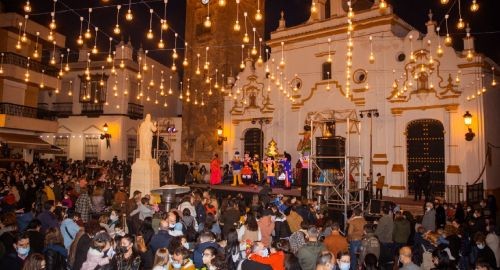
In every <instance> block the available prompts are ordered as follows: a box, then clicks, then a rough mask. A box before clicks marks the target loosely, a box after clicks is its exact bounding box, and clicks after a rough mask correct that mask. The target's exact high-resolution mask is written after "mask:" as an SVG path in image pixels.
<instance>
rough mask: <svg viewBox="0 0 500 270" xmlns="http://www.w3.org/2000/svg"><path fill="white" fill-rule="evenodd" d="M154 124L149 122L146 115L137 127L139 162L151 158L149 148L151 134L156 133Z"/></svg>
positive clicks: (151, 138) (149, 118)
mask: <svg viewBox="0 0 500 270" xmlns="http://www.w3.org/2000/svg"><path fill="white" fill-rule="evenodd" d="M156 130H158V129H157V127H156V122H154V123H153V122H152V121H151V115H150V114H149V113H148V114H146V118H145V119H144V121H143V122H142V123H141V124H140V125H139V131H138V133H139V150H140V155H139V159H141V160H150V159H152V157H151V148H152V142H153V133H154V132H156Z"/></svg>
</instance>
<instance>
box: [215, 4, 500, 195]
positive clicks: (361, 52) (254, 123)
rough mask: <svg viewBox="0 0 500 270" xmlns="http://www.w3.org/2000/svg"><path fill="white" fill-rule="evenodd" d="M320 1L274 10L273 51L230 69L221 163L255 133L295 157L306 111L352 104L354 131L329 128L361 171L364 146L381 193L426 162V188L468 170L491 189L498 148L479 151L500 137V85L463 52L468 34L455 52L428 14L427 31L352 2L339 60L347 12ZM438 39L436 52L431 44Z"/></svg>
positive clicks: (460, 180)
mask: <svg viewBox="0 0 500 270" xmlns="http://www.w3.org/2000/svg"><path fill="white" fill-rule="evenodd" d="M322 2H324V1H318V3H317V5H318V10H319V11H318V13H317V14H313V16H312V17H311V19H310V20H309V21H308V22H306V23H304V24H301V25H298V26H294V27H290V28H286V27H285V25H284V20H283V19H282V20H281V22H280V26H279V27H278V29H277V30H276V31H275V32H273V33H271V39H270V40H269V41H267V44H268V45H269V46H270V47H271V51H272V53H271V55H270V57H269V59H272V60H269V61H267V62H266V63H263V64H262V65H259V64H257V63H253V62H252V61H251V60H248V61H247V63H246V68H245V69H244V70H243V71H242V72H241V73H240V74H239V79H238V80H237V82H236V83H235V84H234V86H233V89H232V92H231V96H229V95H227V96H226V99H225V114H224V115H225V116H224V126H223V127H224V136H227V137H228V142H226V143H225V144H224V155H223V157H224V162H228V161H229V160H230V159H231V158H232V155H233V153H234V152H235V151H240V152H242V151H245V150H252V149H254V148H252V147H254V145H255V143H256V144H259V142H258V141H259V140H261V142H262V143H263V147H264V148H265V147H267V145H268V143H269V142H270V141H271V140H274V141H275V142H276V143H277V147H278V149H279V151H280V152H281V153H282V152H283V151H287V152H289V153H291V154H292V159H293V160H292V163H295V162H296V161H297V158H298V157H299V153H298V151H297V150H296V148H297V143H298V141H299V140H300V139H301V138H302V136H303V133H304V129H303V127H304V125H305V124H308V122H307V121H306V118H307V115H308V113H311V112H320V111H325V110H339V111H342V110H355V111H356V116H357V118H358V119H357V120H359V125H358V126H357V129H358V130H360V135H359V138H358V137H357V135H355V134H354V133H356V131H355V130H354V131H353V130H351V132H350V135H348V134H347V132H346V131H347V130H346V125H343V124H340V123H338V124H337V132H336V135H337V136H342V137H346V136H350V137H351V138H353V139H351V140H350V145H349V146H346V147H349V148H350V149H351V151H350V154H351V155H360V156H362V157H364V175H369V168H370V166H369V165H370V154H371V157H372V158H373V174H374V175H375V174H377V173H378V172H380V173H381V174H382V175H386V189H385V190H384V194H390V195H391V196H406V195H408V194H409V193H410V192H411V191H412V188H411V181H413V173H414V171H415V170H416V169H417V168H421V166H423V165H426V166H429V168H430V171H431V179H432V184H433V190H434V192H435V194H439V195H442V194H443V193H444V190H445V186H451V185H465V184H466V183H472V182H474V181H475V180H476V179H477V178H480V179H483V180H484V183H485V188H486V189H487V190H497V189H499V188H500V182H498V181H496V182H495V180H496V179H498V178H499V177H500V166H499V165H500V164H499V161H498V158H499V157H500V153H499V152H498V151H496V152H495V150H493V151H492V152H491V154H492V156H491V157H490V158H491V161H492V163H489V162H488V160H489V159H487V156H486V155H487V146H488V144H489V143H491V144H494V145H500V138H499V137H498V136H497V135H495V134H499V132H500V125H499V124H498V123H496V122H497V121H496V119H497V118H498V115H500V108H499V106H498V102H499V101H500V92H499V89H498V86H495V87H492V86H491V82H492V80H493V79H492V73H491V67H495V69H496V70H498V66H497V65H496V64H495V63H493V62H492V61H491V60H490V59H488V58H486V57H485V56H484V55H480V54H477V53H475V54H474V55H473V57H472V58H471V59H467V57H466V56H467V53H468V52H469V51H470V52H471V53H473V52H474V40H473V37H471V38H470V39H465V40H464V48H465V49H464V51H455V50H454V49H453V48H452V47H448V46H445V37H444V36H443V31H442V30H441V36H439V35H437V33H436V22H434V21H433V20H432V16H430V19H429V22H428V23H427V33H420V32H418V31H417V30H415V29H414V28H413V27H412V26H410V25H409V24H407V23H406V22H404V21H403V20H402V19H401V18H399V17H398V16H397V15H396V14H394V13H393V12H392V9H391V8H390V7H388V8H387V10H386V11H385V12H383V13H381V12H380V11H379V10H378V9H377V8H374V7H372V8H371V9H366V10H360V11H356V13H355V16H354V18H353V26H354V30H353V32H352V41H353V49H352V57H351V58H350V59H351V60H350V61H352V66H349V68H348V65H350V64H351V63H348V62H349V60H348V58H347V56H346V55H347V53H348V51H347V48H348V38H347V34H346V32H347V27H348V23H347V16H346V12H345V11H344V9H343V8H342V6H341V3H340V2H341V1H333V2H331V3H332V4H331V9H330V12H329V14H330V17H329V18H325V10H324V9H325V8H324V5H322V4H321V3H322ZM285 16H286V15H285ZM370 37H372V39H371V40H372V41H370ZM329 39H330V42H329V41H328V40H329ZM439 45H440V48H442V50H443V53H442V56H438V53H437V49H438V46H439ZM371 53H373V56H374V61H373V62H372V61H371V60H370V54H371ZM439 55H441V52H439ZM469 56H471V55H469ZM329 58H331V63H329V61H328V59H329ZM281 62H283V63H284V65H281ZM347 70H349V72H347ZM347 73H348V74H347ZM482 76H484V77H482ZM346 78H348V79H346ZM497 80H498V78H497ZM483 86H484V89H486V90H487V91H486V92H483ZM473 96H474V98H473ZM371 109H376V110H377V114H378V117H375V111H371V114H372V118H368V117H367V116H368V112H367V111H365V112H364V113H363V116H364V118H360V113H361V112H363V111H364V110H371ZM466 112H469V113H470V114H471V115H472V124H471V125H470V129H471V131H472V132H473V133H475V137H474V138H473V139H472V140H471V141H466V140H465V138H464V135H465V134H466V133H467V132H468V126H466V125H465V124H464V117H463V115H464V114H466ZM263 119H264V120H269V121H268V122H269V123H266V122H265V121H264V123H263V124H262V126H260V125H259V121H258V120H263ZM370 125H372V128H373V129H372V134H371V135H372V143H373V144H372V151H371V152H370V129H371V127H370ZM260 128H262V132H263V136H264V138H263V139H261V138H260V137H259V134H260V132H259V129H260ZM252 136H253V137H254V139H253V140H254V145H252V138H251V137H252ZM314 136H321V134H319V133H318V132H316V133H315V135H314ZM353 136H354V137H353ZM255 138H258V139H255ZM255 140H256V142H255ZM259 147H260V144H259ZM313 148H314V146H313ZM410 149H411V151H410ZM485 164H486V165H485ZM483 166H486V169H485V172H484V174H481V171H482V169H483Z"/></svg>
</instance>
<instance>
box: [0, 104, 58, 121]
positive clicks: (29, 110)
mask: <svg viewBox="0 0 500 270" xmlns="http://www.w3.org/2000/svg"><path fill="white" fill-rule="evenodd" d="M0 114H7V115H14V116H21V117H28V118H36V119H43V120H51V121H53V120H56V116H55V114H54V113H53V112H51V111H49V110H45V109H39V108H33V107H28V106H23V105H19V104H13V103H0Z"/></svg>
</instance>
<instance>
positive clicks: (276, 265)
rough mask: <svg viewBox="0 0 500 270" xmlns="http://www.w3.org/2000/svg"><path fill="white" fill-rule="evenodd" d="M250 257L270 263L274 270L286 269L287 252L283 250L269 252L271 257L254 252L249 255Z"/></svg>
mask: <svg viewBox="0 0 500 270" xmlns="http://www.w3.org/2000/svg"><path fill="white" fill-rule="evenodd" d="M248 259H250V260H252V261H256V262H259V263H262V264H267V265H270V266H271V267H272V268H273V270H285V253H283V251H278V252H275V253H271V254H269V257H262V256H260V255H257V254H254V253H252V254H250V255H248Z"/></svg>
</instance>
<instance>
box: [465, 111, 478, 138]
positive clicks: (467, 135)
mask: <svg viewBox="0 0 500 270" xmlns="http://www.w3.org/2000/svg"><path fill="white" fill-rule="evenodd" d="M464 124H465V125H466V126H467V129H468V132H467V133H465V140H466V141H468V142H470V141H472V140H473V139H474V137H475V136H476V134H475V133H474V132H472V129H471V128H470V126H471V125H472V114H470V112H469V111H466V112H465V114H464Z"/></svg>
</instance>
